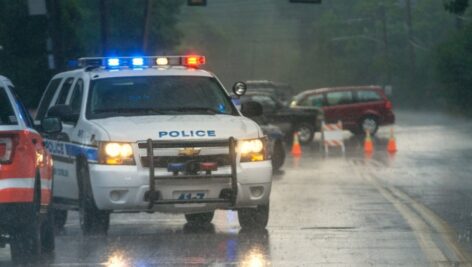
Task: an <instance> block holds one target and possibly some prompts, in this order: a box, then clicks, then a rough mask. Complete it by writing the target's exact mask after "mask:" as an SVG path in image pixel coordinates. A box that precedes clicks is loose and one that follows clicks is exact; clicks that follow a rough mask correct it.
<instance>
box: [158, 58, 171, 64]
mask: <svg viewBox="0 0 472 267" xmlns="http://www.w3.org/2000/svg"><path fill="white" fill-rule="evenodd" d="M156 64H157V65H158V66H165V65H169V59H168V58H166V57H158V58H157V59H156Z"/></svg>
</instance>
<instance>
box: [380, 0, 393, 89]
mask: <svg viewBox="0 0 472 267" xmlns="http://www.w3.org/2000/svg"><path fill="white" fill-rule="evenodd" d="M379 11H380V19H381V20H382V37H383V38H382V39H383V43H384V53H385V68H386V72H387V82H386V84H388V85H391V83H392V71H391V67H390V66H391V64H390V48H389V44H388V33H387V14H386V11H385V5H384V3H383V2H382V3H381V4H380V9H379Z"/></svg>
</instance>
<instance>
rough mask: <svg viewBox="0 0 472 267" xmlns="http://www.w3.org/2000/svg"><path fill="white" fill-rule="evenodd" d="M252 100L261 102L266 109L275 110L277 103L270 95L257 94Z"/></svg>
mask: <svg viewBox="0 0 472 267" xmlns="http://www.w3.org/2000/svg"><path fill="white" fill-rule="evenodd" d="M252 100H253V101H256V102H259V103H260V104H261V105H262V107H263V109H264V110H274V109H275V108H276V103H275V102H274V100H273V99H272V98H270V97H269V96H264V95H255V96H253V97H252Z"/></svg>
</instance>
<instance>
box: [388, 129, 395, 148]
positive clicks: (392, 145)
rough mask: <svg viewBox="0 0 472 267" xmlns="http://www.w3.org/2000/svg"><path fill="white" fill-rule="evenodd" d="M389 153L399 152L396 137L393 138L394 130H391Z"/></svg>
mask: <svg viewBox="0 0 472 267" xmlns="http://www.w3.org/2000/svg"><path fill="white" fill-rule="evenodd" d="M387 151H388V153H395V152H397V142H396V141H395V137H394V136H393V128H390V138H389V139H388V144H387Z"/></svg>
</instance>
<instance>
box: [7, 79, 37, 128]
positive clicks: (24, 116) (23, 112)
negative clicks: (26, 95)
mask: <svg viewBox="0 0 472 267" xmlns="http://www.w3.org/2000/svg"><path fill="white" fill-rule="evenodd" d="M8 89H10V92H11V93H12V94H13V98H14V99H15V102H16V106H17V109H18V111H19V114H18V117H20V120H23V121H24V122H25V125H26V127H28V128H31V129H33V128H34V124H33V120H32V119H31V116H30V114H29V112H28V110H27V109H26V108H25V106H24V105H23V103H22V102H21V101H20V98H19V97H18V95H17V94H16V92H15V88H13V86H8Z"/></svg>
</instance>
